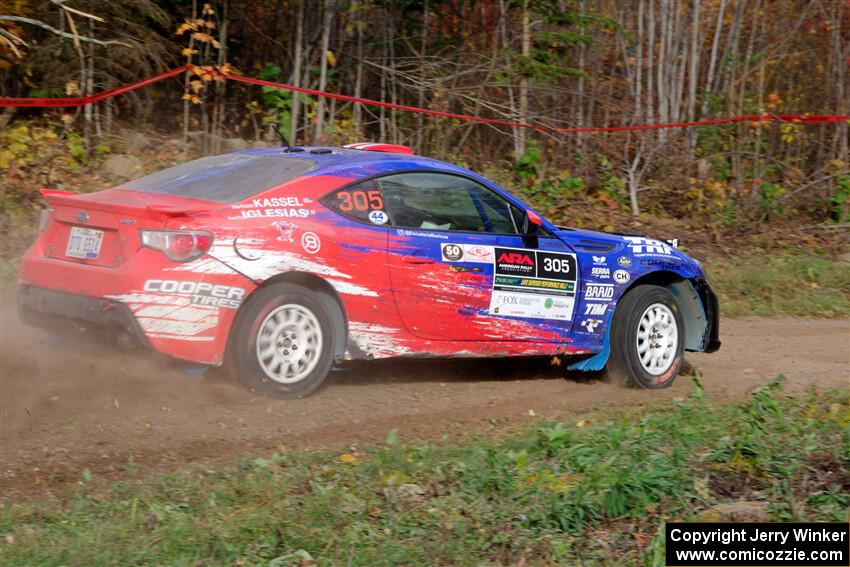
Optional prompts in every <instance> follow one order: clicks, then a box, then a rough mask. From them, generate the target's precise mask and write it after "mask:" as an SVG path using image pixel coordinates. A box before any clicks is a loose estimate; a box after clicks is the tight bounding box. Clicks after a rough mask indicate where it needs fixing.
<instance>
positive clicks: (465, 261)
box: [375, 172, 578, 341]
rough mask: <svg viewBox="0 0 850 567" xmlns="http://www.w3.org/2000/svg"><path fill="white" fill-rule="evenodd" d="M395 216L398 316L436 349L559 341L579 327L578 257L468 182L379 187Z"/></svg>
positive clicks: (449, 178)
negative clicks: (529, 234)
mask: <svg viewBox="0 0 850 567" xmlns="http://www.w3.org/2000/svg"><path fill="white" fill-rule="evenodd" d="M375 182H376V183H377V185H378V186H379V187H380V191H381V195H382V197H383V200H384V202H385V204H386V210H387V213H388V214H389V219H388V220H389V222H390V223H391V227H392V228H391V230H390V233H389V238H388V252H389V254H388V268H389V270H390V281H391V283H392V287H393V295H394V297H395V301H396V306H397V308H398V313H399V317H400V318H401V320H402V321H403V322H404V325H405V327H406V328H407V329H408V330H409V331H410V332H411V333H412V334H413V335H415V336H417V337H419V338H423V339H429V340H440V341H528V340H545V341H548V340H551V341H562V340H564V338H565V337H566V336H568V335H569V331H570V328H571V325H572V321H573V311H574V304H575V293H576V289H577V283H578V282H577V278H578V269H577V265H576V257H575V254H573V253H572V251H571V250H570V249H569V247H568V246H567V245H566V244H564V243H563V242H562V241H560V240H558V239H557V238H555V237H553V236H552V235H550V234H548V233H546V232H545V231H544V232H543V233H541V234H539V235H538V237H536V238H532V239H527V238H525V237H524V236H523V235H522V234H520V230H519V229H518V225H520V224H521V222H522V220H521V219H522V217H523V216H524V215H525V211H520V210H519V208H518V207H516V206H515V205H513V204H511V203H510V202H508V201H507V200H506V199H505V198H504V197H502V196H501V195H499V194H498V193H496V192H495V191H493V190H491V189H490V188H488V187H485V186H484V185H482V184H481V183H479V182H478V181H476V180H473V179H471V178H468V177H464V176H460V175H455V174H447V173H437V172H413V173H402V174H395V175H389V176H385V177H380V178H377V179H376V180H375Z"/></svg>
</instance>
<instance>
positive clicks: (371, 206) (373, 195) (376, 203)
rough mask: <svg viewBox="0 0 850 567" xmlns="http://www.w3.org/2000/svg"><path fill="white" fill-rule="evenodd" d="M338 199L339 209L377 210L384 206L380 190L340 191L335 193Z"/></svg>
mask: <svg viewBox="0 0 850 567" xmlns="http://www.w3.org/2000/svg"><path fill="white" fill-rule="evenodd" d="M336 196H337V199H339V210H340V211H343V212H346V213H347V212H350V211H378V210H381V209H383V208H384V199H383V198H381V192H380V191H368V192H367V191H340V192H339V193H337V194H336Z"/></svg>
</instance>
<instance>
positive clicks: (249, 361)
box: [225, 283, 335, 398]
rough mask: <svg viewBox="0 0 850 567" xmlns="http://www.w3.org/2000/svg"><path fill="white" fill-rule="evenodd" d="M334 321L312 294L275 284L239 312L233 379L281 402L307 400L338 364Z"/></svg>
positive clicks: (232, 345)
mask: <svg viewBox="0 0 850 567" xmlns="http://www.w3.org/2000/svg"><path fill="white" fill-rule="evenodd" d="M334 350H335V348H334V333H333V332H332V329H331V317H330V315H329V314H328V312H327V310H326V309H325V307H324V305H323V304H322V302H321V300H320V298H318V297H317V296H316V295H315V294H314V293H312V292H311V291H309V290H307V289H305V288H303V287H301V286H299V285H294V284H286V283H281V284H273V285H270V286H268V287H266V288H264V289H261V290H260V291H258V292H257V293H256V294H254V296H253V297H252V298H251V300H250V302H249V303H248V304H246V305H245V306H244V307H243V309H242V310H241V311H240V312H239V315H238V317H237V319H236V321H235V322H234V325H233V329H232V331H231V335H230V342H229V344H228V352H227V357H226V361H225V362H226V364H227V367H228V371H229V372H230V374H231V375H234V376H237V377H239V378H240V379H241V380H242V381H243V382H244V383H246V384H247V385H248V386H249V387H250V388H251V389H253V390H257V391H259V392H261V393H263V394H265V395H267V396H273V397H276V398H303V397H304V396H307V395H309V394H310V393H312V392H313V391H314V390H315V389H316V388H318V387H319V386H320V385H321V384H322V382H323V381H324V380H325V378H326V377H327V375H328V373H329V372H330V370H331V365H332V364H333V353H334Z"/></svg>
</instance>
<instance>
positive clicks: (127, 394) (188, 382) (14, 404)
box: [0, 301, 850, 501]
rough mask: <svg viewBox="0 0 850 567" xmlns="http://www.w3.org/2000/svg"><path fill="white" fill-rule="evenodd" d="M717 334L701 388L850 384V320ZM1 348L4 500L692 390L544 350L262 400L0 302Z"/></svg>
mask: <svg viewBox="0 0 850 567" xmlns="http://www.w3.org/2000/svg"><path fill="white" fill-rule="evenodd" d="M721 339H722V340H723V348H722V349H721V350H720V352H718V353H715V354H712V355H705V354H692V355H689V356H688V361H689V362H690V363H692V364H693V365H694V366H696V367H697V368H699V369H700V371H701V372H702V382H703V384H704V386H705V389H706V395H707V397H708V398H709V399H710V400H713V401H720V400H726V399H735V398H740V397H741V396H743V395H744V394H745V393H746V392H748V391H750V390H751V389H752V388H753V387H755V386H758V385H761V384H764V383H766V382H768V381H769V380H771V379H773V378H774V377H775V376H776V375H777V374H779V373H783V374H784V375H785V376H786V377H787V378H788V382H787V386H786V391H788V392H799V391H802V390H804V389H806V388H808V387H809V386H812V385H814V386H817V387H818V388H840V387H848V385H850V321H847V320H824V319H820V320H804V319H791V318H781V319H756V318H750V319H733V320H728V319H727V320H723V321H722V322H721ZM0 347H2V362H0V500H4V501H8V500H20V499H26V498H30V497H33V496H36V497H45V496H46V497H51V496H61V495H63V494H66V493H67V491H68V490H69V489H70V488H72V487H73V486H74V485H75V484H76V483H78V482H79V481H80V480H81V478H82V474H83V470H84V469H88V470H89V471H90V473H91V475H92V477H93V478H95V479H97V480H114V479H120V478H128V474H133V473H134V471H136V470H137V469H138V470H141V471H142V472H144V473H150V472H154V471H160V470H173V469H175V468H179V467H181V466H183V465H186V464H189V463H198V462H207V461H215V462H224V461H227V460H229V459H233V458H234V457H236V456H241V455H245V454H251V453H261V452H264V451H269V450H274V449H276V448H278V447H282V446H283V447H298V448H317V447H327V448H336V447H339V448H342V447H347V446H349V445H351V444H353V443H360V442H381V441H383V440H384V439H385V438H386V435H387V433H388V432H389V431H390V430H392V429H398V433H399V437H400V438H401V439H403V440H411V439H426V438H428V439H435V438H436V439H439V438H441V437H442V436H443V435H448V436H449V437H455V436H459V435H463V434H466V433H469V432H478V433H481V432H483V433H486V432H488V431H496V432H502V431H504V430H506V429H510V428H511V427H516V426H519V425H522V424H524V423H527V422H528V421H530V420H534V419H566V420H569V419H580V417H579V416H582V415H587V414H588V413H589V412H598V411H604V410H606V409H609V408H614V407H623V406H630V407H641V406H644V405H647V404H650V403H652V402H654V401H656V400H659V399H670V398H676V397H682V396H684V395H686V394H687V393H688V392H689V391H690V390H691V385H690V381H689V380H688V379H687V378H685V377H680V379H679V380H678V381H677V382H676V383H675V384H674V386H673V387H672V388H670V389H669V390H665V391H661V392H652V391H635V390H629V389H626V388H622V387H619V386H617V385H614V384H609V383H606V382H603V381H599V380H595V379H593V378H588V377H587V376H586V375H583V374H581V373H569V374H567V373H565V371H564V370H563V369H562V368H559V367H557V366H552V365H551V364H550V363H549V361H528V360H516V359H514V360H507V361H506V360H499V361H453V362H428V361H404V362H372V363H362V364H358V365H354V366H350V367H347V368H343V369H337V370H334V372H332V374H331V376H330V377H329V378H328V380H327V382H326V384H325V385H324V386H323V387H322V388H321V389H320V390H319V391H318V392H317V393H315V394H314V395H313V396H311V397H309V398H307V399H304V400H297V401H282V400H269V399H265V398H261V397H257V396H255V395H253V394H252V393H251V392H249V391H247V390H245V389H243V388H242V387H241V386H239V385H237V384H234V383H231V382H230V381H229V380H228V379H227V378H226V377H225V376H224V375H223V373H222V372H220V371H218V370H215V369H209V370H204V369H203V368H197V367H192V366H190V365H187V364H184V363H180V362H177V361H173V360H169V359H165V358H160V357H158V356H155V355H149V354H147V355H143V354H139V353H132V352H122V351H119V350H116V349H114V348H110V347H108V346H106V345H105V344H104V343H103V342H102V341H100V340H92V338H91V337H63V338H57V337H53V336H48V335H46V334H44V333H42V332H40V331H37V330H34V329H30V328H28V327H25V326H23V325H21V324H20V323H18V322H17V317H16V314H15V312H14V309H13V308H12V306H11V305H10V304H9V302H8V301H4V302H3V305H2V337H0ZM136 478H138V476H136ZM101 484H102V485H104V486H105V485H108V483H106V482H104V483H101Z"/></svg>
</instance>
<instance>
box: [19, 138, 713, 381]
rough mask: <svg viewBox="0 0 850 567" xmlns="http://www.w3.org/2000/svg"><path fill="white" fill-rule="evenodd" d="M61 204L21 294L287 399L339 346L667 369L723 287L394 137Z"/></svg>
mask: <svg viewBox="0 0 850 567" xmlns="http://www.w3.org/2000/svg"><path fill="white" fill-rule="evenodd" d="M42 193H43V194H44V196H45V198H46V199H47V202H48V204H49V207H48V208H47V209H46V210H45V211H44V213H43V215H42V222H41V225H40V231H39V235H38V238H37V240H36V241H35V243H34V244H33V245H32V247H31V248H30V249H29V250H28V251H27V253H26V255H25V256H24V258H23V260H22V262H21V266H20V283H19V293H18V305H19V312H20V314H21V316H22V319H23V320H24V321H26V322H28V323H31V324H35V325H40V326H47V327H48V328H52V327H53V326H54V323H55V319H56V316H60V317H63V318H70V319H78V320H83V321H86V322H89V323H97V324H101V325H104V326H107V327H111V328H114V329H116V330H118V331H120V332H122V333H127V334H129V336H130V337H132V338H133V339H135V340H136V341H137V342H138V343H141V344H142V345H145V346H149V347H151V348H153V349H155V350H157V351H159V352H162V353H165V354H167V355H171V356H173V357H177V358H180V359H185V360H189V361H195V362H198V363H203V364H210V365H220V364H225V365H226V366H227V367H228V369H229V370H230V371H231V373H232V374H233V375H235V376H238V377H239V378H241V379H242V380H244V381H245V382H246V383H247V384H248V385H249V386H250V387H252V388H254V389H256V390H259V391H262V392H263V393H266V394H269V395H274V396H280V397H301V396H305V395H307V394H309V393H310V392H312V391H313V390H315V389H316V388H317V387H318V386H319V385H320V384H321V383H322V381H323V380H324V379H325V377H326V376H327V375H328V373H329V371H330V369H331V367H332V365H333V364H334V362H335V361H339V360H344V359H372V358H385V357H505V356H561V355H563V356H569V357H570V363H571V364H570V367H571V368H574V369H580V370H600V369H602V368H603V367H604V366H605V365H606V364H607V365H608V367H609V369H610V370H612V371H613V372H614V373H615V374H618V375H620V376H621V377H623V378H625V379H627V380H628V381H630V382H631V383H632V384H634V385H636V386H639V387H645V388H660V387H665V386H668V385H670V384H671V383H672V381H673V380H674V379H675V377H676V375H677V374H678V372H679V370H680V367H681V364H682V360H683V352H684V351H685V350H688V351H705V352H713V351H715V350H717V349H718V348H719V346H720V342H719V340H718V310H717V300H716V297H715V295H714V294H713V293H712V291H711V289H710V287H709V285H708V283H707V282H706V277H705V274H704V273H703V270H702V268H701V266H700V265H699V263H698V262H696V261H695V260H693V259H691V258H689V257H688V256H686V255H685V254H683V253H682V252H680V251H679V250H677V249H676V248H675V247H674V246H672V245H671V244H668V243H666V242H662V241H659V240H653V239H650V238H646V237H644V236H622V235H615V234H605V233H598V232H590V231H586V230H576V229H571V228H566V227H560V226H555V225H554V224H552V223H550V222H548V221H547V220H545V219H543V218H541V217H540V216H539V215H538V214H536V213H535V212H534V211H533V210H532V209H531V208H530V207H528V206H527V205H525V204H524V203H523V202H521V201H520V200H518V199H517V198H516V197H514V196H512V195H511V194H509V193H508V192H506V191H505V190H503V189H501V188H499V187H498V186H496V185H495V184H494V183H492V182H490V181H488V180H487V179H485V178H483V177H481V176H480V175H477V174H475V173H473V172H471V171H469V170H466V169H463V168H461V167H458V166H455V165H451V164H448V163H444V162H440V161H437V160H433V159H430V158H427V157H420V156H415V155H412V152H411V151H410V149H409V148H405V147H403V146H392V145H387V144H355V145H353V146H347V147H344V148H338V147H292V148H285V149H284V148H264V149H255V150H248V151H243V152H237V153H232V154H226V155H219V156H212V157H205V158H202V159H198V160H195V161H191V162H188V163H184V164H182V165H178V166H176V167H172V168H169V169H165V170H163V171H160V172H157V173H154V174H151V175H148V176H145V177H142V178H140V179H137V180H135V181H130V182H127V183H124V184H122V185H119V186H117V187H115V188H113V189H109V190H106V191H100V192H97V193H90V194H81V195H75V194H71V193H68V192H64V191H57V190H49V189H45V190H43V191H42Z"/></svg>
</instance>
